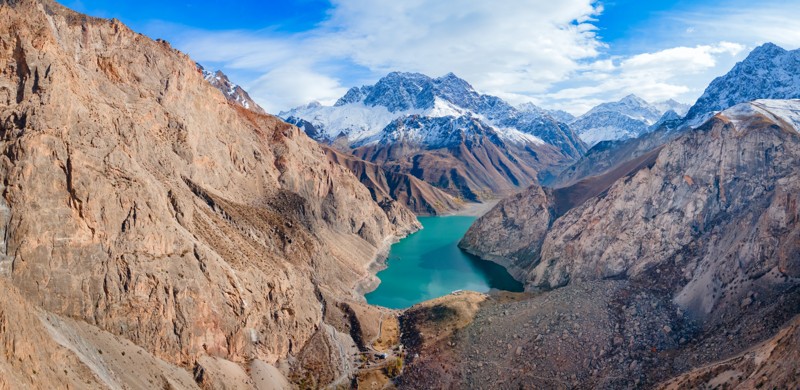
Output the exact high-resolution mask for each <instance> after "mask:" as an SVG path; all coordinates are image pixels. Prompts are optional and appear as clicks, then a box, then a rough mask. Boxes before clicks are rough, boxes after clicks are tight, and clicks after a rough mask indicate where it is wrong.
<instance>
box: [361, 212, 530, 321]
mask: <svg viewBox="0 0 800 390" xmlns="http://www.w3.org/2000/svg"><path fill="white" fill-rule="evenodd" d="M475 219H476V218H475V217H460V216H453V217H420V218H419V221H420V222H421V223H422V226H423V229H422V230H420V231H418V232H416V233H414V234H412V235H410V236H408V237H406V238H404V239H403V240H401V241H400V242H398V243H396V244H394V245H392V248H391V250H390V251H389V257H388V258H387V260H386V261H387V266H388V267H387V268H386V269H385V270H383V271H381V272H378V278H379V279H380V280H381V284H380V285H379V286H378V288H377V289H376V290H375V291H373V292H371V293H368V294H366V298H367V302H369V303H370V304H373V305H378V306H383V307H388V308H391V309H405V308H407V307H411V306H413V305H415V304H417V303H420V302H423V301H427V300H429V299H433V298H438V297H441V296H444V295H447V294H450V293H452V292H453V291H457V290H471V291H477V292H488V291H489V290H491V289H498V290H505V291H515V292H519V291H522V290H523V286H522V284H521V283H519V282H517V281H516V280H515V279H514V278H512V277H511V275H509V274H508V271H506V269H505V268H503V267H502V266H500V265H498V264H495V263H493V262H490V261H485V260H481V259H480V258H478V257H476V256H473V255H470V254H468V253H466V252H464V251H462V250H461V249H459V248H458V242H459V241H460V240H461V238H462V237H463V236H464V234H465V233H466V232H467V230H468V229H469V227H470V225H472V223H473V222H474V221H475Z"/></svg>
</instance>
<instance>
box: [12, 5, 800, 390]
mask: <svg viewBox="0 0 800 390" xmlns="http://www.w3.org/2000/svg"><path fill="white" fill-rule="evenodd" d="M0 42H3V43H4V44H3V45H0V68H2V69H4V71H3V72H0V92H2V94H3V96H5V97H6V98H5V99H3V100H2V103H0V113H1V114H2V119H3V120H2V121H0V123H1V124H2V125H1V126H0V130H1V131H2V137H0V149H2V151H3V153H1V154H0V177H2V180H0V188H2V191H0V193H2V196H0V222H2V223H0V237H1V238H2V244H3V245H0V389H18V388H20V389H27V388H98V389H100V388H103V389H105V388H111V389H126V388H165V389H229V388H235V389H240V388H241V389H251V388H256V389H284V388H315V389H316V388H353V387H356V388H373V387H376V386H380V387H384V386H385V387H390V388H391V387H397V388H401V389H418V388H455V389H461V388H490V389H491V388H504V389H505V388H509V389H518V388H603V389H619V388H623V389H629V388H630V389H633V388H664V389H684V388H737V387H739V388H779V389H783V388H797V387H798V384H800V380H798V375H800V371H798V370H800V368H798V365H797V364H796V362H797V361H798V359H800V343H798V339H800V207H798V205H799V204H800V164H798V161H800V99H798V98H800V96H798V95H800V88H798V84H795V82H796V80H798V79H799V78H800V67H797V66H794V65H793V64H795V63H796V62H795V61H796V56H797V51H785V50H783V49H780V48H778V47H776V46H774V45H770V44H767V45H764V46H762V47H760V48H758V49H756V50H754V51H753V53H751V54H750V56H748V58H747V59H745V60H744V61H743V62H741V63H740V64H737V65H736V67H734V69H733V70H732V71H731V72H730V73H729V74H727V75H725V76H723V77H721V78H719V79H717V80H715V81H714V82H713V83H712V84H711V85H710V86H709V88H708V89H707V90H706V92H705V94H704V95H703V97H702V98H701V99H699V100H698V102H697V103H696V104H695V106H693V107H692V108H691V109H690V110H689V112H688V114H687V116H686V117H685V118H681V117H680V115H679V113H678V112H676V111H667V112H665V113H663V114H657V112H663V110H664V109H665V107H656V109H655V110H652V111H651V110H649V109H648V108H647V106H645V105H644V104H642V103H641V102H638V101H637V99H635V98H634V97H630V98H627V100H626V99H623V101H622V102H618V103H616V104H609V105H605V106H604V107H605V108H604V109H608V111H603V109H598V110H597V111H595V112H594V113H592V115H594V114H603V113H608V112H615V111H614V110H616V112H619V111H623V112H626V113H627V114H626V115H627V116H628V117H629V118H631V119H635V120H641V121H644V120H653V121H655V122H654V124H653V125H652V126H653V127H652V128H651V129H648V130H647V131H646V132H644V133H643V134H642V135H640V136H638V137H636V138H629V139H624V140H614V141H603V142H599V143H598V144H596V145H594V146H593V147H592V148H591V149H590V150H589V151H588V152H587V151H586V146H585V145H584V143H583V142H582V141H581V140H580V139H579V138H578V137H577V135H576V133H575V132H574V131H573V130H572V129H571V127H570V125H569V124H568V123H567V122H568V121H571V119H570V118H569V115H567V114H565V113H562V112H557V111H548V110H544V109H542V108H539V107H536V106H533V105H522V106H520V107H512V106H511V105H509V104H508V103H505V102H503V101H502V100H501V99H499V98H496V97H492V96H487V95H482V94H479V93H477V92H475V91H474V89H472V87H470V86H469V84H467V83H466V82H465V81H463V80H461V79H458V78H457V77H455V76H454V75H452V74H450V75H446V76H444V77H441V78H437V79H432V78H429V77H427V76H423V75H419V74H408V73H393V74H390V75H388V76H387V77H385V78H384V79H381V80H380V81H379V82H378V83H376V84H375V85H374V86H366V87H359V88H354V89H351V90H350V91H349V92H348V93H347V94H346V95H345V96H344V97H342V99H340V101H339V102H338V103H337V104H336V105H334V106H332V107H322V106H320V105H311V106H306V107H303V108H300V109H297V110H295V111H293V114H292V115H287V116H286V119H287V121H291V122H294V123H297V124H298V126H294V125H292V124H289V123H286V122H285V121H283V120H281V119H280V118H278V117H275V116H271V115H269V114H265V113H263V111H262V110H260V109H259V107H258V106H257V105H256V104H255V102H253V101H252V99H250V98H249V97H248V95H247V94H246V92H245V91H244V90H243V89H242V88H241V87H238V86H236V84H234V83H233V82H231V80H229V79H228V78H227V77H225V76H224V74H223V73H221V72H215V73H209V72H204V71H203V69H202V68H198V66H197V63H196V62H195V61H194V60H193V59H192V58H190V57H189V56H188V55H186V54H184V53H181V52H180V51H177V50H175V49H174V48H172V47H171V46H170V44H169V43H168V42H166V41H163V40H157V41H155V40H152V39H150V38H148V37H146V36H145V35H142V34H138V33H136V32H134V31H132V30H130V29H129V28H128V27H126V26H125V25H124V24H122V23H121V22H120V21H118V20H108V19H101V18H93V17H89V16H86V15H82V14H79V13H76V12H74V11H71V10H69V9H67V8H65V7H63V6H61V5H60V4H58V3H57V2H55V1H52V0H14V1H4V2H0ZM762 69H766V71H762ZM739 99H747V100H746V101H743V102H739V101H738V100H739ZM673 109H674V108H673ZM300 114H302V116H300ZM645 114H647V115H648V116H647V117H646V118H645ZM651 114H652V115H651ZM702 118H706V119H704V120H703V119H702ZM373 125H374V126H373ZM309 136H311V137H313V138H314V139H312V138H310V137H309ZM576 160H577V161H576ZM573 163H574V164H573ZM569 164H572V165H571V166H569V167H568V168H566V169H565V171H564V172H565V173H564V175H565V176H561V174H559V176H557V177H556V176H555V175H556V174H558V170H560V169H564V167H567V166H568V165H569ZM548 175H550V176H551V179H554V180H553V181H554V182H560V183H561V184H560V185H555V186H550V187H547V186H542V185H541V184H540V182H542V181H544V180H543V179H546V178H547V176H548ZM566 177H568V178H567V179H563V178H566ZM555 179H558V180H555ZM561 179H563V180H561ZM436 187H438V188H439V189H437V188H436ZM506 191H509V192H513V194H511V195H510V196H508V197H506V198H505V199H503V200H501V201H500V202H499V203H498V204H497V206H495V207H494V208H492V209H491V210H490V211H488V212H487V213H486V214H485V215H483V216H482V217H480V218H479V219H478V220H477V221H476V222H475V224H474V225H473V226H472V227H471V228H470V230H469V232H468V233H467V234H466V236H465V237H464V238H463V240H462V241H461V244H460V245H461V247H462V248H464V249H465V250H467V251H469V252H471V253H474V254H476V255H479V256H480V257H482V258H485V259H489V260H492V261H495V262H497V263H498V264H501V265H503V266H505V267H506V268H507V269H508V271H509V272H510V273H511V274H512V275H513V276H514V277H515V278H517V279H518V280H519V281H521V282H523V283H524V284H525V288H526V291H525V292H523V293H511V292H497V291H490V292H489V293H486V294H483V293H477V292H469V291H457V292H454V293H452V294H449V295H447V296H444V297H441V298H437V299H434V300H432V301H428V302H423V303H420V304H418V305H415V306H414V307H411V308H409V309H405V310H388V309H385V308H381V307H377V306H373V305H369V304H367V303H366V302H365V300H364V295H363V294H364V292H365V291H369V290H370V289H371V288H374V286H375V284H376V282H377V281H376V276H375V275H376V270H377V269H379V268H380V267H381V266H383V264H382V261H381V260H382V259H383V258H384V257H385V253H386V251H387V249H388V247H389V245H391V244H392V243H393V242H396V241H397V240H399V239H401V238H403V237H405V236H407V235H408V234H411V233H413V232H415V231H417V230H418V229H420V228H421V227H422V226H421V224H420V223H419V220H418V219H417V218H416V216H415V213H417V214H422V213H430V214H436V213H445V212H444V211H443V210H452V209H454V208H457V207H459V204H460V203H461V202H462V199H459V198H463V199H469V200H480V199H483V198H484V197H486V198H488V197H489V196H490V194H491V196H500V195H502V194H503V193H505V192H506ZM431 260H432V261H436V260H437V259H436V258H435V256H434V258H432V259H431ZM453 277H454V278H455V277H458V274H457V273H454V274H453ZM384 353H386V355H383V354H384ZM384 357H389V359H384Z"/></svg>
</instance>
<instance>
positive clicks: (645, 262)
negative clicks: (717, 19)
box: [462, 100, 800, 318]
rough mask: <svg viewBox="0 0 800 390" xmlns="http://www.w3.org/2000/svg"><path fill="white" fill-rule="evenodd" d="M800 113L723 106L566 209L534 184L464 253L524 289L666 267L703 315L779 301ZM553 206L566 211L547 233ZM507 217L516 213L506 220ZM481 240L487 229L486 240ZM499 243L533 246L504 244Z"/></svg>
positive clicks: (788, 259)
mask: <svg viewBox="0 0 800 390" xmlns="http://www.w3.org/2000/svg"><path fill="white" fill-rule="evenodd" d="M799 105H800V104H799V103H798V101H769V100H766V101H756V102H753V103H749V104H745V105H740V106H737V107H734V108H732V109H730V110H727V111H725V112H723V113H721V114H720V115H718V116H716V117H715V118H713V119H712V120H710V121H709V122H708V123H706V124H705V125H703V126H702V127H701V128H699V129H698V130H695V131H692V132H690V133H688V134H686V135H684V136H682V137H680V138H678V139H677V140H675V141H672V142H670V143H669V144H667V145H666V146H665V147H664V148H663V149H656V150H654V151H653V152H651V154H652V155H653V156H651V160H652V161H649V162H648V161H647V159H646V158H644V157H646V156H644V157H642V158H640V159H641V160H642V161H641V163H640V164H638V165H637V164H633V165H631V167H629V168H631V169H626V170H624V172H620V173H621V174H619V175H617V178H616V179H615V180H612V181H611V183H609V184H607V185H602V186H591V185H590V186H588V187H589V188H593V191H594V194H592V195H597V196H592V197H589V198H588V199H587V200H585V201H582V200H579V201H578V202H575V204H574V205H572V204H569V202H565V201H564V200H563V198H564V196H565V195H567V196H568V195H569V193H570V192H571V191H561V190H555V191H552V195H551V196H550V197H543V196H541V194H542V190H541V189H538V188H532V189H530V190H529V191H528V192H529V193H528V194H526V195H521V196H519V197H517V198H515V199H511V200H508V201H506V202H503V203H501V204H500V205H499V206H498V208H497V209H495V210H494V211H492V212H490V213H488V214H487V215H486V216H484V217H483V218H481V219H480V220H479V221H478V222H477V223H476V225H475V226H473V228H472V229H471V232H470V233H468V234H467V236H466V237H465V240H464V242H463V243H462V245H463V246H464V247H466V248H467V249H469V250H471V251H473V252H475V253H478V254H480V255H482V256H486V257H490V258H493V257H500V258H505V259H507V260H506V261H507V262H510V263H511V264H513V265H518V266H519V267H520V268H524V269H526V270H527V272H525V274H524V276H523V277H524V280H526V281H527V283H528V287H529V288H554V287H561V286H564V285H566V284H567V283H570V281H574V280H592V279H614V278H637V277H639V276H640V275H643V274H644V273H645V272H646V271H649V270H651V269H653V268H655V267H658V266H661V265H664V264H673V263H674V264H675V267H676V268H678V269H680V270H681V271H680V272H683V273H684V275H683V276H684V277H685V278H684V281H683V282H681V283H679V284H678V285H677V286H676V291H675V293H676V296H675V299H676V302H677V303H679V304H680V305H681V306H683V307H684V308H685V309H687V310H689V311H690V312H691V313H693V314H695V315H697V316H698V317H700V318H704V317H706V316H708V315H709V314H710V313H711V312H712V311H713V310H717V309H720V308H721V307H729V306H737V305H738V303H739V301H740V300H742V299H744V298H745V296H746V294H747V293H748V291H750V290H753V289H759V290H762V289H763V290H764V291H772V292H773V293H779V292H780V291H783V289H784V288H785V287H786V283H789V284H792V283H796V281H797V280H798V277H800V274H798V269H800V268H798V264H800V259H798V258H797V247H798V244H800V242H798V241H797V237H798V236H799V235H800V230H799V229H800V224H799V223H798V222H799V221H800V216H798V209H797V206H796V205H797V201H798V199H797V194H798V191H797V190H798V187H800V177H798V175H800V169H798V165H797V161H798V158H800V137H799V136H798V132H797V124H796V123H794V122H793V121H792V120H791V119H790V118H791V115H792V114H786V113H792V112H796V111H797V109H798V106H799ZM787 115H788V116H787ZM599 178H602V177H595V178H592V179H593V180H594V182H595V183H602V182H603V180H598V179H599ZM589 181H591V180H588V179H587V180H584V181H582V182H580V183H578V184H576V185H575V186H578V185H580V184H585V183H587V182H589ZM575 186H573V187H575ZM562 190H563V189H562ZM559 191H561V192H559ZM572 192H575V191H572ZM580 192H581V193H584V194H586V193H590V194H591V191H588V190H587V189H586V188H582V189H581V191H580ZM559 201H561V202H562V203H566V204H568V206H567V207H561V209H562V210H561V212H564V214H563V215H560V214H561V213H559V212H557V213H556V216H557V219H555V220H554V221H553V222H552V226H550V227H549V228H548V227H546V224H545V223H544V222H545V221H547V220H548V219H549V215H548V212H552V210H554V209H555V210H558V209H559V207H558V203H559ZM548 207H549V209H548ZM509 209H513V210H522V211H523V213H522V217H520V216H512V217H507V216H505V215H506V214H504V213H507V211H504V210H509ZM526 216H528V217H526ZM514 221H517V222H514ZM545 230H546V233H543V232H544V231H545ZM481 232H494V233H493V235H491V236H490V238H489V241H490V242H489V243H482V242H480V240H479V239H478V237H486V235H482V234H481ZM492 237H493V238H492ZM497 237H527V238H528V240H527V241H526V240H525V239H523V238H519V239H517V241H520V242H527V243H531V242H533V243H539V242H540V243H541V244H537V245H534V246H531V247H526V246H524V245H521V244H520V245H511V246H510V248H509V245H500V240H499V239H497ZM502 242H503V243H506V242H507V241H505V240H503V241H502ZM513 242H516V241H512V243H513ZM494 244H496V245H494Z"/></svg>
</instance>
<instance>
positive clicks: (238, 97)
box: [196, 64, 266, 114]
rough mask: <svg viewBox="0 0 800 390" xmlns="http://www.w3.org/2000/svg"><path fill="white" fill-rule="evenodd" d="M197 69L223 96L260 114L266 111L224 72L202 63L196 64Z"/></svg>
mask: <svg viewBox="0 0 800 390" xmlns="http://www.w3.org/2000/svg"><path fill="white" fill-rule="evenodd" d="M196 65H197V70H198V71H199V72H200V73H202V75H203V78H204V79H206V81H208V82H209V84H211V85H212V86H214V88H217V89H218V90H220V91H221V92H222V93H223V94H224V95H225V97H226V98H227V99H228V100H229V101H231V102H233V103H235V104H238V105H240V106H242V107H244V108H246V109H248V110H253V111H256V112H259V113H262V114H265V113H266V112H265V111H264V109H262V108H261V107H260V106H259V105H258V104H257V103H256V102H255V101H254V100H253V99H252V98H251V97H250V95H249V94H248V93H247V91H245V90H244V88H242V87H240V86H239V85H237V84H235V83H233V82H232V81H231V80H230V79H228V76H227V75H225V73H222V71H221V70H218V71H216V72H211V71H208V70H206V69H205V68H203V66H202V65H200V64H196Z"/></svg>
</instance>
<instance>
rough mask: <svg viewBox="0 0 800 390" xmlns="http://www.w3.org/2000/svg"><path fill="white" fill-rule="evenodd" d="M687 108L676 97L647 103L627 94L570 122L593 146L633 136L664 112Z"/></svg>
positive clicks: (654, 122) (675, 113) (638, 134)
mask: <svg viewBox="0 0 800 390" xmlns="http://www.w3.org/2000/svg"><path fill="white" fill-rule="evenodd" d="M688 110H689V105H687V104H683V103H679V102H676V101H675V100H667V101H664V102H659V103H655V104H650V103H648V102H647V101H645V100H643V99H641V98H639V97H638V96H636V95H628V96H626V97H624V98H622V99H621V100H619V101H617V102H612V103H603V104H600V105H598V106H597V107H594V108H592V109H591V110H589V112H587V113H586V114H583V115H581V116H580V117H578V118H576V119H574V120H573V121H570V122H569V125H570V127H571V128H572V129H573V130H574V131H575V132H576V133H578V135H579V136H580V137H581V139H582V140H583V142H586V144H587V145H589V146H594V145H596V144H597V143H598V142H601V141H609V140H620V139H627V138H636V137H638V136H640V135H642V134H645V133H647V132H648V131H650V130H651V129H652V127H653V125H654V124H656V123H659V121H660V120H661V119H662V117H664V116H665V115H667V118H672V117H674V116H675V115H677V116H683V115H685V114H686V112H687V111H688ZM670 112H671V113H672V114H670Z"/></svg>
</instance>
